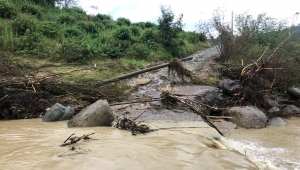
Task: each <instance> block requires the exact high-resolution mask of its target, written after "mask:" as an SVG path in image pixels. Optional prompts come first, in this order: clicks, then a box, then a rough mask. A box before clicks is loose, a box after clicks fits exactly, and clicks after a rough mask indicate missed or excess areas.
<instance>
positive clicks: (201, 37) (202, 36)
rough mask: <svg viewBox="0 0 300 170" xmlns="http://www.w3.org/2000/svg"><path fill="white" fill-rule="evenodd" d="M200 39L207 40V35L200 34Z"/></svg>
mask: <svg viewBox="0 0 300 170" xmlns="http://www.w3.org/2000/svg"><path fill="white" fill-rule="evenodd" d="M199 41H201V42H205V41H207V37H206V35H205V34H204V33H200V34H199Z"/></svg>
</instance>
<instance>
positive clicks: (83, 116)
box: [68, 100, 114, 127]
mask: <svg viewBox="0 0 300 170" xmlns="http://www.w3.org/2000/svg"><path fill="white" fill-rule="evenodd" d="M113 120H114V115H113V113H112V110H111V108H110V106H109V104H108V102H107V101H106V100H98V101H96V102H95V103H93V104H91V105H89V106H88V107H86V108H85V109H84V110H82V111H81V112H80V113H78V114H77V115H76V116H74V117H73V119H71V120H70V121H69V122H68V127H91V126H110V125H111V123H112V121H113Z"/></svg>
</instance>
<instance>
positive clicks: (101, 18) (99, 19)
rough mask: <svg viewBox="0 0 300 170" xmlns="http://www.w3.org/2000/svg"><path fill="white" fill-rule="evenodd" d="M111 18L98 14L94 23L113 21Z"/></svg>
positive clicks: (94, 18)
mask: <svg viewBox="0 0 300 170" xmlns="http://www.w3.org/2000/svg"><path fill="white" fill-rule="evenodd" d="M111 19H112V18H111V16H109V15H106V14H97V15H95V16H94V17H93V19H92V20H93V21H94V22H98V21H103V20H111Z"/></svg>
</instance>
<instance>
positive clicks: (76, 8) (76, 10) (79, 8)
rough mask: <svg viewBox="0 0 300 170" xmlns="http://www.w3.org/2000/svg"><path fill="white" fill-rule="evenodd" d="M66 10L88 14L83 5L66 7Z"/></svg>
mask: <svg viewBox="0 0 300 170" xmlns="http://www.w3.org/2000/svg"><path fill="white" fill-rule="evenodd" d="M64 10H65V11H66V12H69V13H79V14H84V15H86V12H85V11H84V10H83V9H82V8H81V7H71V8H64Z"/></svg>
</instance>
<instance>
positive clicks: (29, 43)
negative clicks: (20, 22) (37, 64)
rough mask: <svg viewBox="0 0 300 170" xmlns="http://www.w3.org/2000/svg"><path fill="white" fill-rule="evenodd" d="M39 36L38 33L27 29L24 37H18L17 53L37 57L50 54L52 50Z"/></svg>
mask: <svg viewBox="0 0 300 170" xmlns="http://www.w3.org/2000/svg"><path fill="white" fill-rule="evenodd" d="M41 36H42V35H41V34H40V33H39V32H36V31H31V30H29V29H27V30H26V32H25V34H24V36H21V37H20V44H19V50H18V52H19V53H21V54H34V55H39V56H49V55H50V54H52V53H53V50H51V49H50V47H49V45H48V43H47V42H46V41H45V40H44V39H42V38H41Z"/></svg>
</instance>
